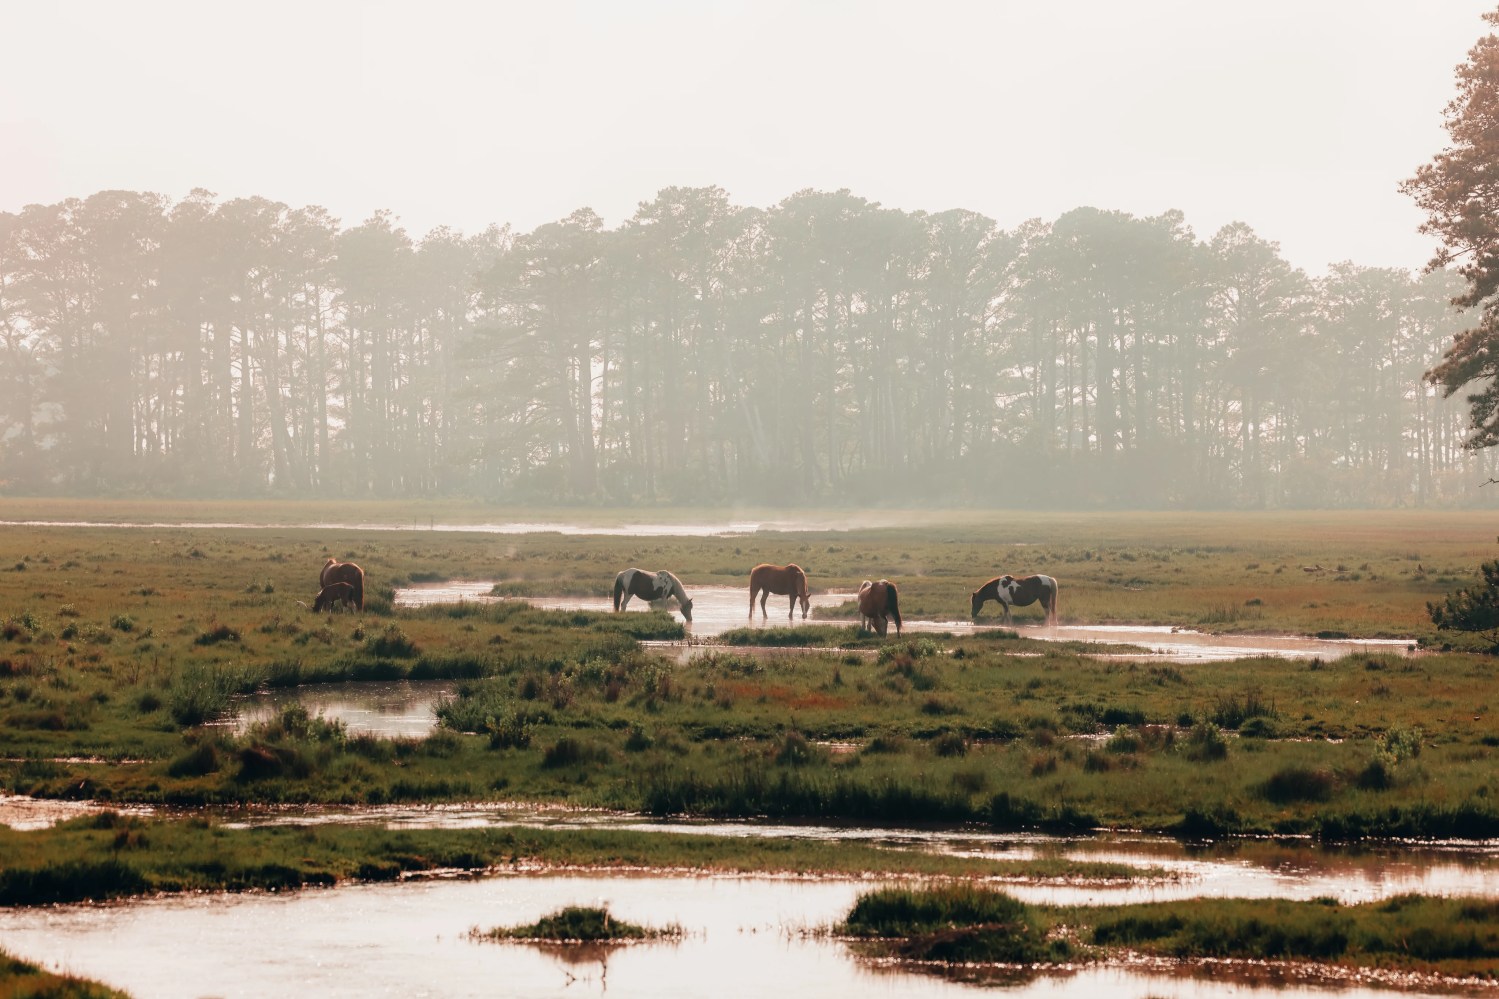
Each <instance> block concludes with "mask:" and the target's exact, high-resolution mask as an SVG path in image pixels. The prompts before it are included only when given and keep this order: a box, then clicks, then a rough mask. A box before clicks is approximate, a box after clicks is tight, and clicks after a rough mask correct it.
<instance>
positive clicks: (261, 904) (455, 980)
mask: <svg viewBox="0 0 1499 999" xmlns="http://www.w3.org/2000/svg"><path fill="white" fill-rule="evenodd" d="M874 886H875V882H870V881H807V880H798V879H784V878H782V879H771V878H709V877H677V878H663V877H510V876H498V877H491V878H484V879H477V880H461V881H444V880H433V881H417V882H410V883H405V884H383V885H359V886H351V887H346V888H336V889H328V890H321V891H319V890H310V891H303V892H298V893H295V894H290V895H266V894H247V895H194V896H188V897H172V898H159V899H150V900H144V901H138V902H131V903H128V904H112V905H104V906H58V907H49V908H42V909H12V910H0V940H3V942H4V946H5V949H6V950H7V951H10V952H11V953H13V954H15V955H17V956H19V957H22V958H25V959H28V960H32V961H37V962H39V963H41V964H43V965H44V966H45V967H47V968H49V969H54V970H59V971H67V972H71V973H74V974H80V975H86V976H88V977H90V978H96V979H100V980H102V981H104V982H106V983H107V984H109V985H112V986H114V987H116V988H121V989H125V990H127V991H129V992H131V993H133V994H135V995H140V996H153V997H169V999H170V997H177V996H181V997H191V996H201V995H204V994H213V995H222V996H229V997H259V996H266V997H275V999H282V997H284V996H287V995H318V996H332V997H337V996H412V995H441V996H493V995H496V994H504V995H511V996H555V995H568V996H580V995H584V996H593V995H609V996H612V997H635V996H641V997H646V996H649V997H655V996H660V995H713V996H715V997H739V996H757V997H758V996H765V995H785V996H793V995H794V996H802V995H807V996H831V997H842V996H849V997H860V999H863V997H878V996H891V997H896V996H899V997H906V996H910V997H927V996H952V995H959V994H966V993H968V992H969V991H971V988H972V987H971V986H969V985H966V984H963V983H961V982H956V981H952V980H948V979H946V978H942V977H937V976H934V975H932V974H929V973H922V972H919V971H913V970H911V969H907V968H903V967H900V966H895V965H891V964H889V963H880V962H869V961H865V960H860V959H857V958H855V957H854V956H853V955H852V954H851V953H850V951H849V949H848V948H847V946H846V945H844V944H843V943H840V942H838V941H834V940H829V939H825V938H821V937H816V936H810V935H808V934H807V932H806V931H808V930H811V929H814V928H816V927H819V926H823V925H828V924H831V923H833V922H834V921H836V920H837V919H839V918H841V917H842V916H843V915H844V914H845V913H846V912H847V911H848V909H849V907H850V906H851V905H852V904H853V901H854V900H855V898H856V897H857V896H858V895H859V893H860V892H862V891H866V890H868V889H870V888H872V887H874ZM599 904H607V905H608V906H609V908H610V909H611V911H613V912H614V913H615V914H616V915H617V916H618V917H619V918H621V919H628V920H630V921H631V922H638V923H650V924H657V925H659V924H663V923H668V922H677V923H680V924H681V925H682V926H683V928H684V929H685V930H686V931H687V936H686V938H685V939H683V940H682V941H680V942H679V943H676V944H672V945H666V946H635V947H627V948H623V949H620V950H618V951H616V952H614V953H612V954H610V955H609V956H608V959H607V963H600V964H599V965H598V966H596V967H594V966H590V965H588V964H587V963H573V962H570V961H568V960H567V959H565V958H563V957H561V956H560V955H554V954H551V953H548V952H547V951H544V950H538V949H537V948H534V947H530V946H526V945H516V944H509V945H504V944H495V943H492V942H488V941H476V940H474V939H472V938H471V937H470V935H469V931H470V930H471V929H473V928H475V927H480V928H485V929H487V928H490V927H493V926H500V925H507V926H508V925H516V924H519V923H525V922H531V921H534V920H535V919H537V918H538V917H540V916H542V915H545V914H546V913H548V912H552V911H555V910H556V909H558V908H560V907H562V906H564V905H599ZM1005 994H1006V995H1007V996H1015V997H1017V999H1039V997H1074V996H1076V997H1084V996H1086V997H1094V996H1098V995H1105V994H1113V995H1146V994H1149V995H1156V996H1163V997H1165V996H1170V997H1176V996H1207V997H1219V996H1240V997H1242V996H1259V995H1267V996H1268V995H1272V994H1273V995H1275V996H1279V997H1302V996H1306V997H1311V996H1322V997H1325V996H1328V995H1339V996H1345V997H1357V999H1369V997H1373V996H1388V994H1389V993H1387V992H1382V991H1380V990H1376V989H1370V988H1368V987H1365V986H1362V985H1357V984H1344V985H1340V986H1338V987H1335V988H1329V987H1327V986H1326V985H1302V984H1292V985H1289V986H1285V987H1278V986H1276V987H1272V986H1269V985H1261V984H1255V983H1248V984H1246V983H1245V982H1242V981H1234V980H1222V979H1221V977H1219V976H1218V975H1215V977H1214V980H1209V979H1207V978H1205V977H1202V976H1198V977H1192V978H1183V977H1181V975H1180V974H1173V973H1171V972H1169V971H1166V970H1163V969H1155V968H1147V969H1131V968H1096V967H1081V968H1073V969H1060V970H1057V971H1046V972H1044V973H1040V974H1037V975H1036V976H1035V977H1032V978H1029V979H1027V980H1023V981H1019V982H1011V983H1009V987H1007V988H1006V990H1005ZM1404 994H1406V995H1411V994H1437V993H1421V992H1414V993H1412V992H1405V993H1404Z"/></svg>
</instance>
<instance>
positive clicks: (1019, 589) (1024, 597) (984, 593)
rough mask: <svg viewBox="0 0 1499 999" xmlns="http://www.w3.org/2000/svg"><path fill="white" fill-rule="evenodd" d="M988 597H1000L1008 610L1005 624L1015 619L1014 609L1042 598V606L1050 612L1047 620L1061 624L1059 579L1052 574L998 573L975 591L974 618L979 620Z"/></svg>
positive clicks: (1000, 602) (997, 598) (1001, 602)
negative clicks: (1012, 610) (1051, 575)
mask: <svg viewBox="0 0 1499 999" xmlns="http://www.w3.org/2000/svg"><path fill="white" fill-rule="evenodd" d="M986 600H998V601H999V605H1000V606H1001V607H1003V608H1004V610H1005V624H1010V623H1012V621H1013V620H1014V619H1013V618H1011V617H1010V608H1011V607H1012V606H1013V607H1026V606H1029V605H1030V604H1033V603H1035V602H1036V601H1037V600H1039V601H1041V609H1042V610H1044V611H1046V623H1047V624H1048V625H1055V624H1056V623H1057V581H1056V580H1055V579H1052V578H1051V577H1050V576H1039V575H1038V576H1021V577H1019V578H1018V579H1017V578H1016V577H1014V576H995V577H994V578H993V579H991V580H989V582H987V583H985V584H984V585H983V586H980V587H979V588H978V589H976V590H974V591H973V617H974V620H978V616H979V608H980V607H982V606H984V602H985V601H986Z"/></svg>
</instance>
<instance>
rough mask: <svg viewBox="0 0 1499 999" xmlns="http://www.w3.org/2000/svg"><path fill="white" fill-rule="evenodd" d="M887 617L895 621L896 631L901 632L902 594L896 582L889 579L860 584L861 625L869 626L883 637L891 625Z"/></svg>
mask: <svg viewBox="0 0 1499 999" xmlns="http://www.w3.org/2000/svg"><path fill="white" fill-rule="evenodd" d="M886 618H890V619H893V620H894V621H895V633H896V634H897V635H899V634H900V595H899V594H898V593H896V592H895V584H894V583H892V582H890V580H888V579H882V580H880V581H879V582H878V583H872V582H870V581H869V580H867V579H866V580H864V582H862V583H860V584H859V627H861V628H863V627H867V628H869V630H870V631H873V632H875V633H876V634H878V635H879V636H880V637H881V638H884V637H885V632H886V630H887V629H888V628H889V627H890V625H889V624H888V623H887V621H886Z"/></svg>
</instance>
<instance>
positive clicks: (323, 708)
mask: <svg viewBox="0 0 1499 999" xmlns="http://www.w3.org/2000/svg"><path fill="white" fill-rule="evenodd" d="M457 689H458V684H457V683H456V682H454V681H451V680H356V681H349V682H343V683H309V684H305V685H303V686H300V687H280V688H277V689H275V690H270V691H264V692H261V693H257V694H250V695H247V696H244V697H240V698H236V699H235V701H234V703H233V705H232V710H233V712H234V715H233V717H232V718H230V719H228V720H227V721H226V722H225V723H224V724H226V725H230V726H233V727H234V729H235V730H236V731H238V732H244V731H246V730H248V729H249V728H250V726H251V725H254V724H256V723H257V722H263V721H269V720H271V719H273V718H275V717H277V716H278V715H280V714H281V712H282V710H284V709H285V708H288V707H290V706H292V705H294V704H299V705H301V706H302V707H304V708H306V709H307V713H308V714H310V715H314V716H321V717H323V718H326V719H328V720H329V721H337V722H340V723H342V724H343V726H344V730H345V731H347V732H348V733H349V734H350V735H375V736H379V737H381V738H423V737H425V736H427V735H430V734H431V733H432V730H433V729H434V728H435V727H436V726H437V716H436V715H435V714H434V713H433V706H434V705H436V704H437V702H438V701H440V700H442V699H444V698H447V697H452V696H453V694H454V693H455V692H456V691H457Z"/></svg>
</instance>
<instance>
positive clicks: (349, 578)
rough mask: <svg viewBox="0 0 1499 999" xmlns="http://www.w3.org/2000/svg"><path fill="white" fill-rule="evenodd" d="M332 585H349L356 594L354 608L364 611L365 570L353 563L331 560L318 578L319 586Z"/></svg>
mask: <svg viewBox="0 0 1499 999" xmlns="http://www.w3.org/2000/svg"><path fill="white" fill-rule="evenodd" d="M330 583H348V584H349V587H350V588H351V589H352V590H353V593H354V606H355V607H358V608H359V610H360V611H361V612H363V610H364V570H363V569H361V568H359V566H357V565H355V564H354V563H353V562H340V561H339V560H338V559H334V558H330V559H329V560H328V561H326V562H324V563H323V571H322V573H321V574H320V575H319V576H318V585H319V586H327V585H328V584H330Z"/></svg>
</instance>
